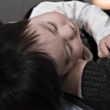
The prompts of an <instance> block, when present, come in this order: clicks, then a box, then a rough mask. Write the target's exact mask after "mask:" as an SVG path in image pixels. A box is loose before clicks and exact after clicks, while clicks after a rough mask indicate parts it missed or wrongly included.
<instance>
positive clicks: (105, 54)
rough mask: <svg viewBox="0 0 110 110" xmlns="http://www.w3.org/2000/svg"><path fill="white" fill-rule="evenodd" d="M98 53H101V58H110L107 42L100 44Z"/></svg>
mask: <svg viewBox="0 0 110 110" xmlns="http://www.w3.org/2000/svg"><path fill="white" fill-rule="evenodd" d="M98 53H99V57H101V58H102V57H108V56H110V52H109V49H108V45H107V44H106V43H105V42H102V43H101V44H99V49H98Z"/></svg>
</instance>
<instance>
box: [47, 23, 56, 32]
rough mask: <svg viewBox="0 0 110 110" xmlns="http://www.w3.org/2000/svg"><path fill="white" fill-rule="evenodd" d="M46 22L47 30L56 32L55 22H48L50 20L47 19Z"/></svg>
mask: <svg viewBox="0 0 110 110" xmlns="http://www.w3.org/2000/svg"><path fill="white" fill-rule="evenodd" d="M47 23H48V24H49V26H50V27H49V30H50V31H52V32H57V26H56V24H54V23H52V22H50V21H48V22H47Z"/></svg>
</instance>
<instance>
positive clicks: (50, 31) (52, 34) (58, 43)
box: [29, 12, 83, 76]
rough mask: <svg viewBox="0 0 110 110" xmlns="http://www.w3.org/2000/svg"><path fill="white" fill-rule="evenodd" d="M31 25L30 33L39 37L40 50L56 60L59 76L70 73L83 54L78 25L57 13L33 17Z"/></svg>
mask: <svg viewBox="0 0 110 110" xmlns="http://www.w3.org/2000/svg"><path fill="white" fill-rule="evenodd" d="M29 24H30V25H29V27H30V31H33V30H34V31H35V33H36V34H38V35H39V36H38V37H37V39H38V40H39V43H40V44H41V47H40V50H41V51H43V52H46V53H47V54H48V55H49V56H50V57H51V58H52V59H54V60H55V63H56V65H57V67H56V68H57V71H58V74H59V75H60V76H63V75H65V74H66V73H67V72H69V70H70V69H71V68H72V67H73V65H74V64H75V62H76V61H77V59H79V58H81V57H82V53H83V45H82V41H81V39H80V35H79V30H78V28H77V25H76V24H75V23H74V22H71V21H70V20H69V19H68V18H67V17H66V16H64V15H62V14H60V13H56V12H50V13H45V14H42V15H39V16H36V17H33V18H31V19H30V23H29Z"/></svg>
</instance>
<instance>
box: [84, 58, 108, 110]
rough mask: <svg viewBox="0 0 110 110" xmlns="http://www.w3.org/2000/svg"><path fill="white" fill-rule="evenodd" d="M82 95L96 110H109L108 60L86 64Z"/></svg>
mask: <svg viewBox="0 0 110 110" xmlns="http://www.w3.org/2000/svg"><path fill="white" fill-rule="evenodd" d="M82 95H83V99H84V101H85V102H86V103H87V104H89V105H90V106H91V107H94V108H95V109H96V110H110V59H107V58H103V59H99V60H97V62H95V61H90V62H88V63H87V65H86V66H85V68H84V71H83V76H82Z"/></svg>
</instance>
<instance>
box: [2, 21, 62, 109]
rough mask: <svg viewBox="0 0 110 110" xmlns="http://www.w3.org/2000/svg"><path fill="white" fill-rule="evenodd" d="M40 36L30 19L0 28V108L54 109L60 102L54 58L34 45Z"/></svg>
mask: <svg viewBox="0 0 110 110" xmlns="http://www.w3.org/2000/svg"><path fill="white" fill-rule="evenodd" d="M37 37H38V35H35V34H34V33H31V32H30V31H29V21H28V20H25V21H22V22H18V23H9V24H4V25H3V26H2V27H1V28H0V110H44V109H45V108H46V109H48V110H54V109H55V107H57V106H56V105H58V104H59V103H60V93H61V92H60V84H59V82H60V81H59V77H58V75H57V71H56V69H55V66H54V62H53V60H51V58H49V56H48V55H47V54H46V53H45V52H44V53H43V52H40V51H39V49H37V47H36V48H34V46H36V45H37V44H38V42H37V40H35V39H36V38H37ZM37 46H38V47H40V45H37Z"/></svg>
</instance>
